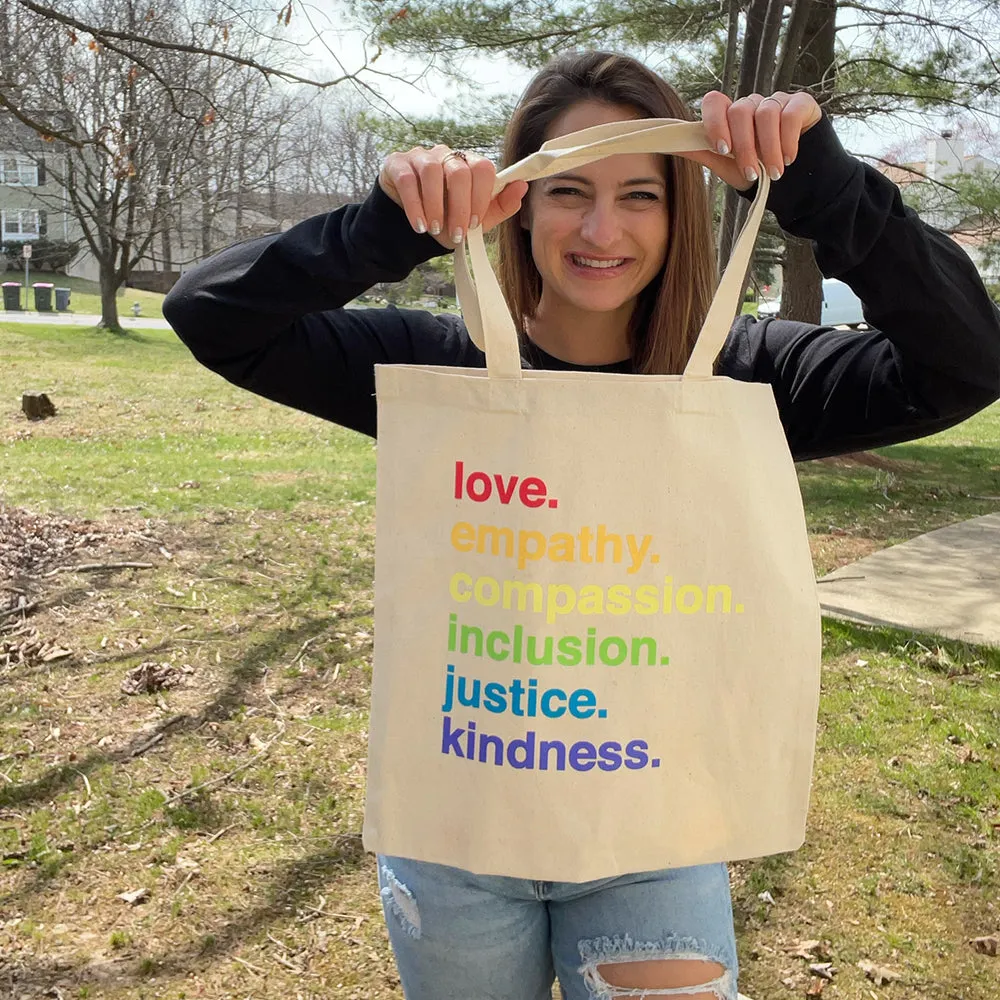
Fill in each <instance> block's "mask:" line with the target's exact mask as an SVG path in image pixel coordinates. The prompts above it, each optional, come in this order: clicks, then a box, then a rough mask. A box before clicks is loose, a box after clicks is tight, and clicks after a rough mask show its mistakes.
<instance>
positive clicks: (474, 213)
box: [378, 146, 528, 250]
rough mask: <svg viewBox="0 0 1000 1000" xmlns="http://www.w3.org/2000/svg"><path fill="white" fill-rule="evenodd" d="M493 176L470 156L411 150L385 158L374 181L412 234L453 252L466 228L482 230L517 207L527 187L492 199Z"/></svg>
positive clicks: (517, 185) (519, 185) (487, 165)
mask: <svg viewBox="0 0 1000 1000" xmlns="http://www.w3.org/2000/svg"><path fill="white" fill-rule="evenodd" d="M496 173H497V172H496V168H495V167H494V166H493V164H492V163H491V162H490V161H489V160H487V159H486V157H484V156H479V155H478V154H476V153H462V154H459V153H458V152H456V151H453V150H451V149H449V148H448V147H447V146H435V147H434V148H433V149H423V148H421V147H415V148H413V149H411V150H408V151H407V152H405V153H391V154H390V155H389V156H388V157H387V158H386V161H385V163H383V164H382V169H381V170H380V171H379V175H378V182H379V186H380V187H381V188H382V190H383V191H384V192H385V193H386V194H387V195H388V196H389V197H390V198H391V199H392V200H393V201H394V202H395V203H396V204H397V205H399V206H400V208H402V209H403V211H404V212H405V213H406V217H407V219H409V220H410V225H411V226H413V228H414V229H415V230H416V231H417V232H418V233H427V232H429V233H430V234H431V235H432V236H433V237H434V238H435V239H436V240H437V241H438V243H440V244H441V246H443V247H446V248H447V249H449V250H453V249H454V248H455V247H456V246H457V245H458V244H459V243H461V242H462V240H463V239H464V238H465V234H466V233H467V232H468V231H469V230H470V229H475V228H476V226H478V225H480V224H482V227H483V230H484V231H488V230H490V229H492V228H493V227H494V226H495V225H497V224H498V223H500V222H503V221H504V219H509V218H510V217H511V216H512V215H514V214H515V213H516V212H517V210H518V209H519V208H520V207H521V202H522V200H523V199H524V196H525V195H526V194H527V193H528V184H527V182H526V181H512V182H511V183H510V184H508V185H507V186H506V187H505V188H504V189H503V190H502V191H501V192H500V193H499V194H498V195H497V196H496V197H495V198H494V197H493V183H494V181H495V180H496Z"/></svg>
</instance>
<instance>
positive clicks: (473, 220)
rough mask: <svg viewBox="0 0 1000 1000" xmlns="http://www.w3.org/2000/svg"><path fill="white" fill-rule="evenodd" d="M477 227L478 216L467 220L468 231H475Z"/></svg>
mask: <svg viewBox="0 0 1000 1000" xmlns="http://www.w3.org/2000/svg"><path fill="white" fill-rule="evenodd" d="M478 225H479V216H478V215H474V216H473V217H472V218H471V219H469V228H470V229H475V228H476V226H478Z"/></svg>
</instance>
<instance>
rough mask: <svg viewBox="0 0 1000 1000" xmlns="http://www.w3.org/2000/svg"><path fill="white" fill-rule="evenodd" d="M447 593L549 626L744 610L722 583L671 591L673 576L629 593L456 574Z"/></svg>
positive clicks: (623, 588) (616, 586)
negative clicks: (600, 618)
mask: <svg viewBox="0 0 1000 1000" xmlns="http://www.w3.org/2000/svg"><path fill="white" fill-rule="evenodd" d="M448 593H449V594H450V595H451V599H452V600H453V601H456V602H457V603H458V604H468V603H470V602H472V603H475V604H478V605H480V606H481V607H485V608H494V607H502V608H503V609H504V610H505V611H511V610H517V611H520V612H533V613H535V614H543V615H545V621H546V622H548V623H549V624H550V625H551V624H552V623H553V622H554V621H556V620H557V619H558V618H559V617H560V616H561V615H569V614H573V613H574V612H575V613H576V614H578V615H603V614H610V615H627V614H631V613H632V612H635V614H638V615H657V614H663V615H669V614H673V612H675V611H676V612H677V613H678V614H681V615H696V614H723V615H728V614H732V613H733V612H734V611H735V613H736V614H738V615H741V614H743V605H742V604H734V603H733V591H732V588H731V587H729V586H728V585H727V584H724V583H711V584H707V585H705V586H701V585H700V584H696V583H685V584H682V585H680V586H678V587H675V586H674V578H673V577H672V576H668V577H665V578H664V580H663V586H662V587H658V586H654V585H652V584H643V585H642V586H640V587H636V588H632V587H629V586H627V585H625V584H621V583H616V584H612V585H611V586H610V587H599V586H597V585H596V584H586V585H585V586H582V587H579V588H577V587H572V586H570V585H569V584H567V583H549V584H545V585H543V584H541V583H532V582H525V581H523V580H497V579H495V578H494V577H492V576H478V577H475V578H473V577H472V576H471V575H470V574H468V573H454V574H453V575H452V577H451V579H450V580H449V582H448Z"/></svg>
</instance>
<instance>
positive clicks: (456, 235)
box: [451, 229, 462, 244]
mask: <svg viewBox="0 0 1000 1000" xmlns="http://www.w3.org/2000/svg"><path fill="white" fill-rule="evenodd" d="M451 242H452V243H455V244H458V243H461V242H462V230H461V229H456V230H455V231H454V232H453V233H452V234H451Z"/></svg>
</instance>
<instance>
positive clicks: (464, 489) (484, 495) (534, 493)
mask: <svg viewBox="0 0 1000 1000" xmlns="http://www.w3.org/2000/svg"><path fill="white" fill-rule="evenodd" d="M494 494H496V498H497V499H498V500H499V501H500V503H501V504H503V505H504V506H505V507H506V506H508V505H509V504H510V502H511V501H512V500H513V499H514V497H515V496H516V497H517V499H518V500H519V501H520V503H521V504H523V505H524V506H525V507H544V506H545V505H546V504H548V505H549V506H550V507H558V506H559V501H558V500H557V499H556V498H555V497H550V496H549V491H548V487H547V486H546V485H545V483H544V481H543V480H541V479H539V478H538V477H537V476H527V477H526V478H524V479H521V477H520V476H503V475H501V474H500V473H499V472H494V473H493V475H492V476H490V475H488V474H487V473H485V472H470V473H468V474H466V471H465V463H464V462H456V463H455V499H456V500H464V499H466V498H468V499H469V500H474V501H475V502H476V503H486V501H487V500H489V499H490V498H491V497H492V496H493V495H494Z"/></svg>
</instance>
